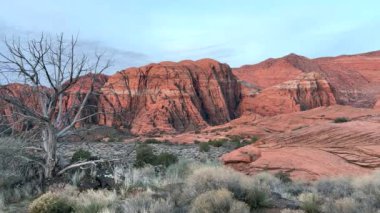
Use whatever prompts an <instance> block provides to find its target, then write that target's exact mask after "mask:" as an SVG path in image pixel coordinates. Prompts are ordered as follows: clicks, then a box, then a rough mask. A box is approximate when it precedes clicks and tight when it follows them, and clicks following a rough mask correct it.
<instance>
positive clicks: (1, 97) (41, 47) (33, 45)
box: [0, 34, 110, 178]
mask: <svg viewBox="0 0 380 213" xmlns="http://www.w3.org/2000/svg"><path fill="white" fill-rule="evenodd" d="M4 43H5V46H6V51H5V52H1V53H0V76H1V78H0V80H2V82H0V102H3V103H4V102H5V104H7V105H9V106H11V107H12V108H13V109H14V111H12V116H16V117H17V119H10V118H5V120H7V121H8V123H9V124H10V125H11V126H12V125H16V124H17V123H20V122H25V121H28V122H31V123H32V126H33V128H37V129H38V130H39V132H40V137H41V139H42V145H41V147H42V150H43V152H44V163H43V164H42V165H43V167H44V174H45V177H46V178H50V177H52V176H53V175H54V168H55V167H56V164H57V156H56V149H57V141H58V139H59V138H60V137H63V136H65V135H67V134H69V133H70V132H71V131H70V130H72V129H73V128H74V127H75V125H76V124H77V123H78V122H81V121H83V120H85V119H87V118H88V117H89V116H92V115H86V116H83V113H82V111H83V109H84V108H85V107H86V104H87V102H88V100H89V98H90V96H91V95H92V93H93V91H94V79H95V77H96V74H99V73H101V72H103V71H104V70H105V69H107V68H108V67H109V66H110V62H109V61H102V60H103V55H99V54H95V55H94V57H93V58H92V57H89V56H88V55H86V54H83V53H81V52H80V51H79V50H78V38H77V37H71V39H69V40H65V39H64V37H63V35H62V34H61V35H59V36H56V37H50V36H44V35H41V37H40V38H38V39H31V40H28V41H25V42H22V41H21V39H12V40H7V39H5V41H4ZM83 75H87V77H89V79H90V81H87V82H84V83H83V82H82V83H80V81H79V79H80V77H81V76H83ZM12 77H13V78H14V77H17V79H16V80H17V82H18V83H21V84H19V85H18V84H14V82H15V79H11V78H12ZM78 84H79V85H78ZM18 86H19V87H21V88H22V89H21V90H20V89H19V90H16V89H15V87H18ZM73 87H75V89H77V90H79V91H81V92H79V93H78V98H77V100H76V101H74V102H73V103H72V104H71V105H64V104H63V102H64V101H65V98H67V95H68V93H70V92H72V89H73ZM77 87H78V88H77ZM31 98H32V99H33V100H31ZM32 102H33V103H32ZM34 102H36V103H34ZM67 117H70V119H67Z"/></svg>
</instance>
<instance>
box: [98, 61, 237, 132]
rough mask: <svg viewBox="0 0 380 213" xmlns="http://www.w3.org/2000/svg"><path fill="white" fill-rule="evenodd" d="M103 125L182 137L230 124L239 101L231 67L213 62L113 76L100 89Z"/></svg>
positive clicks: (163, 66)
mask: <svg viewBox="0 0 380 213" xmlns="http://www.w3.org/2000/svg"><path fill="white" fill-rule="evenodd" d="M101 92H102V96H101V101H100V102H101V104H102V105H103V106H104V108H103V110H104V114H103V115H101V117H100V124H103V125H108V126H116V127H120V126H121V127H125V128H128V129H131V132H132V133H134V134H159V133H162V132H165V133H177V132H183V131H189V130H196V129H199V128H204V127H206V126H208V125H217V124H222V123H226V122H228V121H230V120H231V119H233V118H235V117H236V116H237V113H236V109H237V107H238V104H239V101H240V90H239V85H238V83H237V80H236V79H235V77H234V75H233V74H232V72H231V69H230V67H229V66H228V65H226V64H221V63H219V62H217V61H214V60H211V59H204V60H199V61H182V62H179V63H174V62H162V63H158V64H150V65H147V66H144V67H140V68H130V69H127V70H123V71H121V72H118V73H117V74H115V75H113V76H111V77H110V78H109V79H108V81H107V83H106V84H105V86H104V87H103V88H102V89H101Z"/></svg>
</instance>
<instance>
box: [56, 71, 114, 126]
mask: <svg viewBox="0 0 380 213" xmlns="http://www.w3.org/2000/svg"><path fill="white" fill-rule="evenodd" d="M107 80H108V76H106V75H103V74H96V75H94V74H88V75H85V76H81V77H80V78H79V79H78V81H77V82H76V83H75V84H74V85H73V86H71V87H70V88H69V89H68V90H67V91H66V94H65V95H64V98H63V101H62V104H63V113H66V114H67V113H69V114H67V115H66V116H64V117H65V118H66V122H68V123H70V121H71V120H72V119H73V118H74V116H75V114H76V112H77V111H78V108H79V106H80V104H81V103H82V101H83V99H84V97H85V96H86V94H87V93H88V91H89V90H90V89H91V87H92V90H93V91H92V92H91V94H90V96H89V98H88V100H87V102H86V105H85V106H84V108H83V110H82V115H81V117H82V118H84V117H87V119H85V120H82V121H81V122H79V123H77V127H78V126H81V125H84V124H98V123H99V112H101V111H102V108H103V106H102V103H101V102H100V101H99V99H100V91H101V88H102V87H103V86H104V84H105V83H106V82H107ZM91 115H93V116H91Z"/></svg>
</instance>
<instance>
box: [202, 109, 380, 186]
mask: <svg viewBox="0 0 380 213" xmlns="http://www.w3.org/2000/svg"><path fill="white" fill-rule="evenodd" d="M338 117H347V118H348V119H349V122H346V123H335V122H334V119H335V118H338ZM227 125H229V126H227ZM223 127H224V131H221V127H219V129H220V131H218V132H217V133H216V132H214V133H212V134H218V137H220V135H242V136H252V135H260V138H261V140H260V141H259V142H257V143H255V144H253V145H249V146H247V147H243V148H241V149H238V150H235V151H233V152H231V153H229V154H226V155H224V156H223V157H222V158H221V159H222V161H224V163H225V164H227V165H230V166H232V167H233V168H235V169H238V170H240V171H242V172H245V173H247V174H254V173H257V172H259V171H264V170H269V171H271V172H273V173H276V172H279V171H282V172H288V173H289V174H290V175H291V177H292V178H295V179H309V180H314V179H318V178H321V177H327V176H339V175H357V174H363V173H367V172H370V171H372V170H373V169H376V168H379V167H380V157H379V156H380V131H379V129H380V111H378V110H377V111H376V110H372V109H358V108H353V107H349V106H339V105H335V106H331V107H327V108H326V107H320V108H316V109H312V110H308V111H304V112H296V113H288V114H282V115H277V116H274V117H271V118H269V119H268V118H266V117H255V116H254V115H245V116H243V117H241V118H239V119H236V120H235V121H234V123H233V124H230V123H229V124H226V125H224V126H223ZM227 127H229V128H227ZM214 128H218V127H214ZM210 132H211V131H210ZM209 134H210V133H209ZM210 137H216V136H215V135H214V136H210Z"/></svg>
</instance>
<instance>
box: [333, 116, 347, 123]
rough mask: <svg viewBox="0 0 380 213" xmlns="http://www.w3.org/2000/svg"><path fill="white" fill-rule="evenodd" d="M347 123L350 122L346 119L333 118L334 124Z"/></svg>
mask: <svg viewBox="0 0 380 213" xmlns="http://www.w3.org/2000/svg"><path fill="white" fill-rule="evenodd" d="M348 121H350V120H349V119H348V118H346V117H338V118H335V120H334V123H345V122H348Z"/></svg>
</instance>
